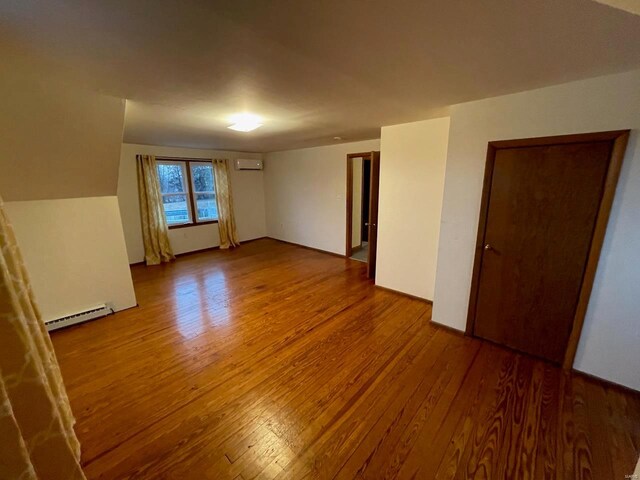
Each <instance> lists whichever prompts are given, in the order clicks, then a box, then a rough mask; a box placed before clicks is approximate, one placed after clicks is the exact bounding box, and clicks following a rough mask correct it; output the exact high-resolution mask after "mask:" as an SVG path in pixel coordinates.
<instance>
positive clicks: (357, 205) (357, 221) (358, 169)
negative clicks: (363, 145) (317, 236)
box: [351, 157, 362, 247]
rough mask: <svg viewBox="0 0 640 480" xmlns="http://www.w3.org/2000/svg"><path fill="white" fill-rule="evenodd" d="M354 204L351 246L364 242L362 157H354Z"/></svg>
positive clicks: (357, 245)
mask: <svg viewBox="0 0 640 480" xmlns="http://www.w3.org/2000/svg"><path fill="white" fill-rule="evenodd" d="M352 183H353V204H352V207H353V208H352V209H351V246H352V247H359V246H360V244H361V243H362V238H360V237H361V236H362V158H361V157H357V158H354V159H353V177H352Z"/></svg>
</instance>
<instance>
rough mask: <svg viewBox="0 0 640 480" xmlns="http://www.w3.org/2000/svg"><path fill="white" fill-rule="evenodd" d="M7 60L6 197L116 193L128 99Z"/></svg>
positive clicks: (0, 136) (2, 132)
mask: <svg viewBox="0 0 640 480" xmlns="http://www.w3.org/2000/svg"><path fill="white" fill-rule="evenodd" d="M42 69H43V65H42V64H41V63H30V62H25V59H24V58H23V57H16V56H8V55H4V56H2V61H0V195H1V196H2V197H3V198H4V200H6V201H13V200H16V201H17V200H44V199H58V198H79V197H100V196H107V195H116V192H117V184H118V165H119V162H120V148H121V145H122V131H123V126H124V108H125V102H124V100H123V99H121V98H118V97H113V96H108V95H102V94H99V93H96V92H94V91H91V90H89V89H85V88H81V87H79V86H77V85H73V84H69V83H66V82H63V81H60V80H59V79H57V78H54V77H52V76H49V75H46V74H43V72H42Z"/></svg>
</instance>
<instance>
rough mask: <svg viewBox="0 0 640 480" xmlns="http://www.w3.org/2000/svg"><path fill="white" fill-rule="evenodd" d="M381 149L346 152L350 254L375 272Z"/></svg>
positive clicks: (348, 247)
mask: <svg viewBox="0 0 640 480" xmlns="http://www.w3.org/2000/svg"><path fill="white" fill-rule="evenodd" d="M379 176H380V152H366V153H351V154H348V155H347V225H346V248H345V254H346V256H347V257H349V258H351V259H353V260H357V261H360V262H364V263H366V264H367V271H368V274H369V277H370V278H373V277H374V275H375V259H376V243H377V242H376V240H377V221H378V187H379Z"/></svg>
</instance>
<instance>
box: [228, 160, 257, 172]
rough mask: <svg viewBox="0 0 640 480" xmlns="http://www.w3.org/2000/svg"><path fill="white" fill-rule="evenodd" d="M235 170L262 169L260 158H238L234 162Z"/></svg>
mask: <svg viewBox="0 0 640 480" xmlns="http://www.w3.org/2000/svg"><path fill="white" fill-rule="evenodd" d="M233 164H234V165H235V168H236V170H262V168H263V167H262V160H255V159H248V158H238V159H237V160H236V161H235V162H233Z"/></svg>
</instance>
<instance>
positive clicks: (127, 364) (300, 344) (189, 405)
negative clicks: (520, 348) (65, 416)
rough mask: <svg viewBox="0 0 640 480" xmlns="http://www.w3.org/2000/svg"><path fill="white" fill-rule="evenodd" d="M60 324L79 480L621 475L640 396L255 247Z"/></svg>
mask: <svg viewBox="0 0 640 480" xmlns="http://www.w3.org/2000/svg"><path fill="white" fill-rule="evenodd" d="M132 271H133V278H134V284H135V288H136V294H137V298H138V302H139V305H140V306H139V307H138V308H134V309H130V310H127V311H124V312H120V313H117V314H115V315H113V316H110V317H107V318H104V319H100V320H97V321H94V322H91V323H87V324H82V325H79V326H74V327H71V328H68V329H66V330H62V331H58V332H54V333H53V334H52V337H53V342H54V345H55V348H56V352H57V355H58V359H59V361H60V364H61V367H62V372H63V375H64V378H65V382H66V385H67V389H68V393H69V397H70V399H71V404H72V407H73V410H74V412H75V415H76V417H77V425H76V431H77V432H78V436H79V438H80V441H81V443H82V449H83V453H82V461H83V465H84V469H85V472H86V474H87V477H88V478H104V479H121V478H136V479H138V478H145V479H198V480H202V479H225V478H228V479H244V480H249V479H253V478H260V479H266V478H278V479H285V478H286V479H300V478H344V479H352V478H371V479H384V478H402V479H409V478H415V479H470V478H475V479H503V478H509V479H529V478H530V479H574V478H576V479H578V478H580V479H595V480H605V479H624V476H625V475H628V474H630V473H632V472H633V469H634V466H635V463H636V460H637V456H638V453H639V451H640V395H638V394H636V393H632V392H629V391H626V390H623V389H619V388H615V387H611V386H607V385H605V384H603V383H600V382H597V381H593V380H590V379H587V378H584V377H582V376H575V375H572V376H566V375H564V374H563V373H562V372H561V371H560V370H559V369H557V368H555V367H552V366H550V365H548V364H545V363H543V362H541V361H539V360H536V359H533V358H530V357H527V356H523V355H520V354H517V353H514V352H512V351H510V350H506V349H502V348H499V347H497V346H495V345H492V344H489V343H486V342H483V341H480V340H476V339H471V338H468V337H463V336H461V335H457V334H455V333H452V332H450V331H448V330H445V329H442V328H437V327H435V326H433V325H431V324H430V323H429V319H430V316H431V307H430V306H429V305H428V304H426V303H424V302H421V301H418V300H415V299H411V298H408V297H405V296H402V295H399V294H395V293H393V292H388V291H385V290H381V289H377V288H375V287H374V286H373V284H372V283H371V282H370V281H368V280H367V279H366V265H364V264H362V263H360V262H357V261H353V260H347V259H341V258H338V257H334V256H330V255H326V254H323V253H319V252H315V251H310V250H308V249H303V248H299V247H296V246H292V245H287V244H284V243H280V242H276V241H274V240H269V239H264V240H258V241H255V242H251V243H247V244H245V245H243V246H242V247H241V248H239V249H238V250H235V251H211V252H205V253H199V254H194V255H189V256H185V257H181V258H179V259H178V260H177V261H176V262H175V263H173V264H170V265H164V266H158V267H144V266H136V267H133V269H132Z"/></svg>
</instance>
